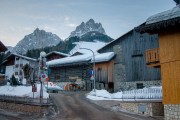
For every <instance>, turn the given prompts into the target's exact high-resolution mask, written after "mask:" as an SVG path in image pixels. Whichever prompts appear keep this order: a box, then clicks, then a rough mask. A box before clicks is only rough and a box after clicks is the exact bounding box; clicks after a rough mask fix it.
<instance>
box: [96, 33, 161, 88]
mask: <svg viewBox="0 0 180 120" xmlns="http://www.w3.org/2000/svg"><path fill="white" fill-rule="evenodd" d="M158 46H159V45H158V35H157V34H155V35H148V34H140V33H138V32H136V31H135V30H134V29H132V30H131V31H129V32H127V33H126V34H124V35H122V36H121V37H119V38H118V39H116V40H114V41H112V42H110V43H109V44H107V45H105V46H104V47H102V48H101V49H99V50H98V52H99V53H106V52H114V53H115V54H116V57H115V58H114V63H113V66H114V69H113V82H114V90H115V91H119V90H130V89H140V88H143V87H150V86H153V85H161V75H160V69H159V68H157V69H155V68H151V67H147V66H146V62H145V61H146V50H147V49H152V48H156V47H158Z"/></svg>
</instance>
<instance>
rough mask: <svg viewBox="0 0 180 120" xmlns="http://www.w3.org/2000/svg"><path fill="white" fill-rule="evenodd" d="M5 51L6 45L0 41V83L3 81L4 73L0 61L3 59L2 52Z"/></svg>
mask: <svg viewBox="0 0 180 120" xmlns="http://www.w3.org/2000/svg"><path fill="white" fill-rule="evenodd" d="M5 51H7V48H6V46H5V45H4V44H3V43H2V42H1V41H0V84H3V83H4V80H5V75H4V74H1V73H3V71H4V69H3V68H2V66H1V63H2V61H3V59H4V52H5Z"/></svg>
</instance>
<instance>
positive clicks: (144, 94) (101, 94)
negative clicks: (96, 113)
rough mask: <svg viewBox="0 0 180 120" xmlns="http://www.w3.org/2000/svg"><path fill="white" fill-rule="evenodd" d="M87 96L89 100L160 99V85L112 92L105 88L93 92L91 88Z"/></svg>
mask: <svg viewBox="0 0 180 120" xmlns="http://www.w3.org/2000/svg"><path fill="white" fill-rule="evenodd" d="M87 98H88V99H91V100H120V101H122V100H125V99H126V100H127V101H129V100H130V101H132V100H135V99H143V100H149V99H154V100H155V99H156V100H161V99H162V87H150V88H143V89H138V90H130V91H123V92H117V93H112V94H111V93H109V92H107V91H106V90H96V91H95V92H94V90H93V91H91V92H90V93H89V94H88V95H87Z"/></svg>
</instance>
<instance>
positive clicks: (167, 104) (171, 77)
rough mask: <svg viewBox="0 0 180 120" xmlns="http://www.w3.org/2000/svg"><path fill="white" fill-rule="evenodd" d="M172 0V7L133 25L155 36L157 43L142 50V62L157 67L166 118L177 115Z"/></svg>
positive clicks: (179, 15)
mask: <svg viewBox="0 0 180 120" xmlns="http://www.w3.org/2000/svg"><path fill="white" fill-rule="evenodd" d="M174 1H175V2H176V3H177V6H176V7H174V8H172V9H170V10H167V11H164V12H162V13H158V14H156V15H153V16H151V17H149V18H148V19H147V20H146V23H144V24H143V25H141V26H139V27H137V28H136V30H137V31H138V32H141V33H150V34H157V33H158V36H159V47H158V46H157V47H154V48H152V49H150V50H147V52H146V58H147V61H146V64H147V65H148V66H150V67H157V66H160V68H161V75H162V89H163V104H164V114H165V119H166V120H179V119H180V0H174ZM157 61H158V62H157Z"/></svg>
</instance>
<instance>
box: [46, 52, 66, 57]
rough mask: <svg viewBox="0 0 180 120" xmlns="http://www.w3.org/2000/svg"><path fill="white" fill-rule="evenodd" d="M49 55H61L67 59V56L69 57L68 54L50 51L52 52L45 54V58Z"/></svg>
mask: <svg viewBox="0 0 180 120" xmlns="http://www.w3.org/2000/svg"><path fill="white" fill-rule="evenodd" d="M51 54H58V55H62V56H64V57H68V56H69V54H65V53H62V52H58V51H52V52H50V53H48V54H46V57H47V56H49V55H51Z"/></svg>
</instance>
